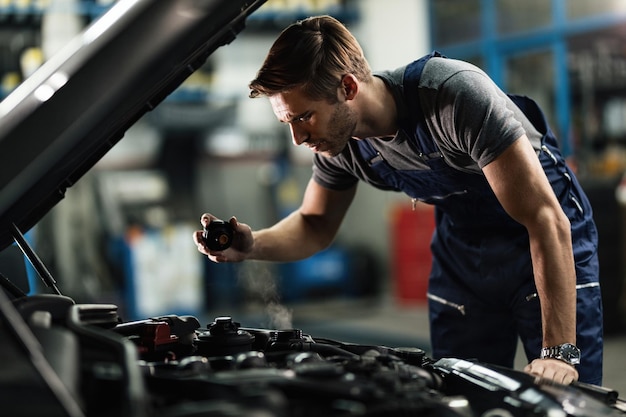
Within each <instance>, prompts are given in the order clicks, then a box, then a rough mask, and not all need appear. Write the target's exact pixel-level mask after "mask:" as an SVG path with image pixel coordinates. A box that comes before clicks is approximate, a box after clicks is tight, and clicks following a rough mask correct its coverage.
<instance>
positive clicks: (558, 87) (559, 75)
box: [552, 0, 573, 157]
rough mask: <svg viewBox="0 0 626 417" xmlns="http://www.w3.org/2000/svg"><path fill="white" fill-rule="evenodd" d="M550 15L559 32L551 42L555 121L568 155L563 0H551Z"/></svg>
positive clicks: (570, 150) (570, 149)
mask: <svg viewBox="0 0 626 417" xmlns="http://www.w3.org/2000/svg"><path fill="white" fill-rule="evenodd" d="M552 15H553V25H554V28H555V30H556V33H557V34H559V35H558V36H555V39H554V42H553V50H554V69H555V70H554V77H555V80H554V90H555V91H554V94H555V97H554V99H555V107H556V123H557V125H558V129H559V136H560V140H561V151H562V153H563V156H565V157H568V156H570V155H571V154H572V153H573V150H572V143H571V138H570V133H571V129H570V125H571V113H572V105H571V94H570V79H569V71H568V61H567V42H566V40H565V36H564V33H565V27H566V26H567V15H566V10H565V0H552Z"/></svg>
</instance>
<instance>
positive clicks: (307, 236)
mask: <svg viewBox="0 0 626 417" xmlns="http://www.w3.org/2000/svg"><path fill="white" fill-rule="evenodd" d="M249 87H250V90H251V91H250V97H253V98H254V97H261V96H263V97H267V98H268V99H269V102H270V104H271V106H272V109H273V111H274V113H275V115H276V117H277V118H278V120H279V121H280V122H281V123H284V124H286V125H288V126H289V128H290V130H291V135H292V139H293V143H294V144H295V145H305V146H307V147H309V148H310V149H311V150H312V151H313V152H314V153H315V155H314V164H313V174H312V178H311V180H310V181H309V183H308V185H307V187H306V190H305V193H304V197H303V201H302V203H301V206H300V207H299V208H298V209H297V210H295V211H294V212H293V213H291V214H290V215H288V216H287V217H285V218H284V219H282V220H281V221H279V222H278V223H276V224H275V225H273V226H271V227H269V228H265V229H262V230H255V231H252V230H251V228H250V227H249V226H248V225H247V224H245V223H239V222H238V220H237V219H236V218H235V217H232V218H231V219H230V220H229V222H230V224H231V226H232V227H233V229H234V232H235V234H234V239H233V244H232V246H230V247H229V248H228V249H226V250H222V251H212V250H209V249H208V248H207V247H206V246H205V244H204V243H202V239H201V234H202V232H201V231H198V232H196V233H195V234H194V241H195V243H196V244H197V245H198V250H199V251H200V252H201V253H203V254H205V255H208V257H209V259H211V260H212V261H214V262H239V261H243V260H249V259H255V260H267V261H280V262H287V261H295V260H300V259H303V258H306V257H308V256H311V255H313V254H315V253H316V252H318V251H321V250H323V249H325V248H327V247H328V246H329V245H330V244H331V243H332V241H333V239H334V238H335V235H336V234H337V231H338V229H339V226H340V224H341V222H342V220H343V218H344V215H345V214H346V212H347V210H348V208H349V206H350V204H351V202H352V200H353V197H354V195H355V192H356V188H357V183H358V182H359V181H363V182H365V183H367V184H370V185H372V186H374V187H376V188H379V189H382V190H394V191H402V192H404V193H406V194H407V195H408V196H409V197H411V198H412V199H414V201H416V200H419V201H423V202H426V203H429V204H433V205H434V206H435V218H436V230H435V233H434V235H433V239H432V243H431V248H432V254H433V263H432V272H431V276H430V277H429V289H428V299H429V319H430V332H431V347H432V355H433V358H435V359H437V358H441V357H454V358H468V359H478V360H480V361H484V362H488V363H492V364H496V365H502V366H505V367H509V368H512V367H513V366H514V358H515V351H516V348H517V343H518V340H521V341H522V343H523V346H524V350H525V354H526V356H527V358H528V361H529V364H528V365H527V366H526V367H525V369H524V370H525V371H526V372H528V373H530V374H532V375H535V376H538V377H543V378H548V379H552V380H555V381H557V382H561V383H566V384H568V383H571V382H572V381H575V380H579V381H582V382H587V383H591V384H597V385H600V384H601V382H602V349H603V340H602V305H601V295H600V286H599V280H598V273H599V271H598V258H597V231H596V227H595V225H594V222H593V220H592V211H591V206H590V204H589V201H588V199H587V197H586V196H585V194H584V193H583V190H582V189H581V187H580V185H579V183H578V181H577V180H576V177H575V176H574V174H573V172H572V171H571V170H570V169H569V168H568V166H567V165H566V163H565V162H564V159H563V158H562V156H561V154H560V152H559V149H558V145H557V140H556V139H555V137H554V135H553V133H552V132H551V131H550V129H549V127H548V126H547V123H546V121H545V118H544V116H543V113H542V112H541V110H540V109H539V108H538V107H537V105H536V104H535V103H534V101H532V100H530V99H528V98H525V97H519V96H512V95H511V96H509V95H507V94H505V93H503V92H502V91H501V90H500V89H499V88H498V87H497V86H496V85H495V83H494V82H493V81H492V80H491V79H490V78H489V77H488V76H487V75H486V74H485V73H484V72H483V71H481V70H480V69H479V68H477V67H475V66H473V65H471V64H469V63H466V62H462V61H459V60H454V59H448V58H446V57H443V56H441V55H440V54H438V53H436V52H434V53H432V54H429V55H427V56H424V57H422V58H420V59H418V60H416V61H414V62H412V63H410V64H408V65H407V66H404V67H402V68H399V69H396V70H394V71H389V72H381V73H377V74H372V72H371V70H370V67H369V64H368V62H367V60H366V58H365V57H364V55H363V51H362V48H361V47H360V45H359V44H358V42H357V40H356V39H355V38H354V37H353V36H352V34H351V33H350V32H349V31H348V29H347V28H346V27H345V26H344V25H342V24H341V23H340V22H339V21H337V20H336V19H334V18H332V17H330V16H317V17H311V18H307V19H304V20H302V21H299V22H296V23H294V24H292V25H290V26H289V27H287V28H286V29H285V30H284V31H283V32H282V33H281V34H280V35H279V37H278V38H277V40H276V41H275V42H274V44H273V45H272V47H271V49H270V51H269V53H268V54H267V56H266V58H265V61H264V63H263V65H262V67H261V69H260V70H259V72H258V73H257V77H256V79H254V80H253V81H252V82H251V83H250V85H249ZM214 219H216V217H215V216H213V215H212V214H208V213H206V214H204V215H202V217H201V223H202V225H203V226H206V225H207V224H208V223H209V222H210V221H212V220H214ZM579 362H580V363H579Z"/></svg>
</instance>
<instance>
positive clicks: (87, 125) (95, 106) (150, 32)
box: [0, 0, 265, 251]
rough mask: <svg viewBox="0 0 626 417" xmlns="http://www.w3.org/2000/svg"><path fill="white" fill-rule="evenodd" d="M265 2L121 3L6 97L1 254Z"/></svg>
mask: <svg viewBox="0 0 626 417" xmlns="http://www.w3.org/2000/svg"><path fill="white" fill-rule="evenodd" d="M264 2H265V0H175V1H174V0H168V1H163V0H121V1H119V2H118V3H116V4H115V5H114V6H113V7H112V8H111V9H110V10H109V11H108V12H107V13H106V14H104V15H103V16H102V17H101V18H99V19H98V20H97V21H95V22H94V23H93V24H92V25H90V26H89V27H87V28H86V29H85V30H84V31H83V32H82V33H81V34H80V35H79V36H77V37H76V38H75V39H74V40H73V41H72V42H71V43H70V44H68V45H67V46H66V47H65V48H64V49H63V50H61V51H60V52H59V53H57V54H56V55H54V56H53V57H51V58H50V59H49V60H48V61H47V62H46V63H45V64H44V65H43V66H42V67H41V68H39V70H38V71H36V72H35V73H34V74H33V75H32V76H31V77H29V78H28V79H27V80H26V81H25V82H24V83H22V84H21V85H20V86H19V87H18V88H17V89H16V90H15V91H13V93H12V94H10V95H9V96H8V97H7V98H6V99H5V100H3V101H2V102H0V155H2V162H1V163H0V251H1V250H3V249H4V248H6V247H7V246H9V245H10V244H11V243H12V241H13V232H12V230H13V229H14V228H17V229H18V230H21V231H24V232H25V231H27V230H28V229H30V228H31V227H33V226H34V225H35V224H36V223H37V222H38V221H39V220H40V219H41V218H42V217H43V216H44V215H45V214H46V213H47V212H48V211H49V210H50V209H51V208H52V207H53V206H54V205H55V204H57V203H58V202H59V201H60V200H61V199H62V198H63V197H64V194H65V191H66V189H67V188H68V187H70V186H72V185H73V184H74V183H76V181H78V179H79V178H81V176H82V175H83V174H85V173H86V172H87V171H88V170H89V169H90V168H91V167H93V165H94V164H95V163H96V162H98V161H99V160H100V159H101V158H102V157H103V156H104V155H105V154H106V153H107V152H108V151H109V150H110V149H111V148H112V147H113V146H114V145H115V144H116V143H117V142H118V141H119V140H120V139H121V138H122V137H123V135H124V132H125V131H126V130H127V129H128V128H129V127H130V126H131V125H132V124H133V123H135V122H136V121H137V120H138V119H139V118H140V117H141V116H142V115H143V114H144V113H146V112H147V111H150V110H151V109H153V108H154V107H155V106H156V105H158V104H159V103H160V102H161V101H162V100H163V99H164V98H165V97H166V96H167V95H168V94H169V93H171V92H172V91H173V90H175V89H176V88H177V87H178V86H179V85H180V84H181V83H182V82H183V81H184V80H185V79H186V78H187V77H188V76H189V75H190V74H191V73H193V72H194V71H195V70H196V69H198V68H199V67H200V66H201V65H202V64H203V63H204V62H205V61H206V59H207V58H208V56H209V55H211V53H213V52H214V51H215V50H216V49H217V48H218V47H220V46H222V45H224V44H227V43H229V42H230V41H232V40H233V39H234V38H235V36H236V35H237V34H238V33H239V32H240V31H241V30H242V29H243V28H244V24H245V19H246V18H247V16H249V15H250V14H251V13H252V12H253V11H255V10H256V9H258V8H259V7H260V6H261V5H262V4H263V3H264Z"/></svg>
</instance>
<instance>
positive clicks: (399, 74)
mask: <svg viewBox="0 0 626 417" xmlns="http://www.w3.org/2000/svg"><path fill="white" fill-rule="evenodd" d="M405 68H406V67H401V68H399V69H397V70H395V71H390V72H383V73H380V74H376V76H378V77H380V78H381V79H383V81H385V83H386V84H387V87H388V88H389V89H390V91H391V93H392V94H393V96H394V98H395V101H396V106H397V109H398V118H399V119H401V118H403V116H404V115H405V114H407V112H408V111H409V109H408V108H407V105H406V102H405V100H404V98H403V85H402V79H403V75H404V70H405ZM418 94H419V102H420V105H421V108H422V111H423V113H424V118H425V121H426V125H427V128H428V131H429V133H430V134H431V135H432V137H433V139H434V141H435V144H436V145H437V147H438V148H439V151H440V152H441V154H442V156H443V158H444V160H445V161H446V163H447V164H448V165H450V166H451V167H453V168H455V169H458V170H460V171H464V172H468V173H479V174H481V173H482V170H481V168H483V167H484V166H485V165H487V164H489V163H490V162H491V161H493V160H494V159H495V158H496V157H497V156H498V155H500V154H501V153H502V152H503V151H504V150H505V149H506V148H507V147H508V146H510V145H511V144H512V143H513V142H514V141H515V140H517V139H518V138H519V137H521V136H522V134H524V133H526V135H527V136H528V138H529V139H530V141H531V143H532V144H533V146H534V147H535V149H537V150H538V149H539V147H540V143H541V134H540V133H539V132H538V131H537V130H536V129H535V128H534V127H533V126H532V124H531V123H530V122H529V121H528V119H527V118H526V117H525V116H524V114H523V113H522V111H521V110H520V109H519V108H518V107H517V106H516V105H515V104H514V103H513V102H512V101H511V100H510V99H509V98H508V96H507V95H506V94H505V93H504V92H502V90H500V89H499V88H498V87H497V86H496V85H495V83H494V82H493V81H492V80H491V79H490V78H489V77H488V76H487V75H486V74H485V73H484V72H483V71H482V70H480V69H479V68H478V67H476V66H474V65H472V64H469V63H467V62H463V61H458V60H454V59H448V58H439V57H434V58H431V59H430V60H429V61H428V62H427V63H426V65H425V66H424V69H423V72H422V76H421V78H420V82H419V89H418ZM362 140H368V141H369V142H370V143H371V144H372V146H373V147H374V148H375V149H376V150H377V151H378V152H379V153H380V154H381V156H382V157H383V159H384V160H385V161H387V163H388V164H390V165H391V166H392V167H393V168H395V169H398V170H403V169H405V170H419V169H421V168H423V169H428V167H427V166H426V165H425V164H424V162H423V161H422V160H421V159H420V158H419V157H418V153H419V150H418V149H416V144H415V143H413V141H411V140H409V138H408V137H407V135H406V134H405V133H404V132H402V131H399V133H398V134H397V135H396V136H394V137H389V138H368V139H362ZM313 178H314V179H315V181H316V182H317V183H319V184H320V185H322V186H324V187H327V188H330V189H335V190H343V189H347V188H350V187H352V186H353V185H354V184H355V183H356V182H357V181H359V180H362V181H364V182H366V183H368V184H371V185H373V186H375V187H377V188H381V189H392V188H391V187H389V186H387V185H386V184H385V183H384V182H383V181H382V180H380V178H379V177H378V175H377V174H376V173H375V172H374V171H373V170H372V169H371V168H370V167H369V164H368V161H366V160H364V159H363V157H362V156H361V153H360V151H359V146H358V143H357V140H356V139H351V140H350V141H349V142H348V146H346V148H345V149H344V150H343V152H342V153H341V154H339V155H337V156H335V157H332V158H328V157H324V156H320V155H317V154H316V155H315V157H314V166H313Z"/></svg>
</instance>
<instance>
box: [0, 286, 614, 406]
mask: <svg viewBox="0 0 626 417" xmlns="http://www.w3.org/2000/svg"><path fill="white" fill-rule="evenodd" d="M0 295H2V299H3V301H2V312H3V313H4V314H3V317H8V318H9V319H8V320H3V322H2V326H1V327H0V330H1V331H2V333H4V335H3V339H4V340H11V339H13V340H18V342H19V343H17V344H16V345H19V346H20V347H21V348H18V349H15V350H13V351H8V350H7V347H8V346H9V345H10V343H5V346H4V348H3V349H2V351H4V352H3V357H4V358H5V362H6V365H5V367H4V368H5V369H4V370H3V372H2V375H5V377H0V387H1V390H0V398H1V399H2V406H3V410H5V411H6V412H8V414H7V415H11V416H21V415H24V416H34V415H37V416H48V415H85V416H159V417H161V416H162V417H174V416H176V417H183V416H184V417H191V416H263V417H265V416H268V417H274V416H275V417H282V416H285V417H287V416H302V417H305V416H391V415H393V416H396V415H397V416H402V415H419V416H439V417H448V416H450V417H452V416H462V417H475V416H476V417H478V416H480V417H495V416H498V417H509V416H546V417H548V416H549V417H554V416H581V417H582V416H585V417H591V416H618V415H624V414H626V407H625V405H624V402H623V401H622V400H620V399H619V398H618V393H617V392H615V391H613V390H610V389H606V388H603V387H597V386H591V385H586V384H582V383H574V384H572V385H568V386H565V385H560V384H556V383H553V382H549V381H537V380H535V379H534V378H533V377H531V376H529V375H527V374H524V373H522V372H519V371H514V370H511V369H504V368H501V367H497V366H493V365H489V364H485V363H478V362H473V361H470V360H463V359H455V358H443V359H439V360H434V359H432V358H429V357H428V356H427V355H426V354H425V351H424V350H422V349H420V348H418V347H387V346H373V345H372V346H368V345H362V344H353V343H345V342H341V341H336V340H329V339H324V338H315V337H314V336H312V335H309V334H306V333H305V332H303V331H302V330H300V329H263V328H251V327H245V326H242V325H241V324H240V323H238V322H237V321H235V320H234V319H233V318H232V317H228V316H223V317H217V318H215V320H214V321H212V322H211V323H208V324H206V325H203V324H201V323H200V322H199V320H198V319H197V318H196V317H194V316H178V315H166V316H162V317H153V318H148V319H145V320H139V321H132V322H122V321H121V320H120V318H119V317H118V312H117V306H115V305H109V304H103V305H100V304H75V303H74V302H73V300H71V299H70V298H69V297H65V296H62V295H37V296H30V297H26V298H22V299H15V300H9V299H8V298H7V297H6V296H5V295H4V294H3V293H2V294H0ZM20 354H21V355H20ZM10 355H13V357H11V356H10ZM24 358H26V360H27V361H28V362H30V364H29V365H30V366H29V368H30V369H31V371H32V370H34V371H35V372H24V367H23V362H25V359H24ZM44 364H47V365H46V366H43V365H44ZM48 365H49V366H48ZM32 374H35V376H36V378H34V377H32ZM8 375H10V376H11V379H10V381H9V378H7V376H8ZM16 376H18V377H17V378H16ZM42 381H43V383H42ZM59 383H60V384H59ZM42 385H43V386H42ZM46 385H47V386H46ZM38 392H39V393H40V394H41V393H44V392H47V393H48V394H50V393H52V395H51V396H50V395H48V398H50V400H49V401H48V403H46V402H45V401H44V400H42V399H41V398H42V396H39V399H38V400H36V401H33V398H37V397H36V396H37V395H38ZM43 397H44V398H45V396H43ZM44 405H45V407H46V408H45V409H42V407H43V406H44ZM54 407H56V408H54ZM53 409H54V410H57V411H58V413H54V412H51V410H53ZM44 410H45V411H44Z"/></svg>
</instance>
